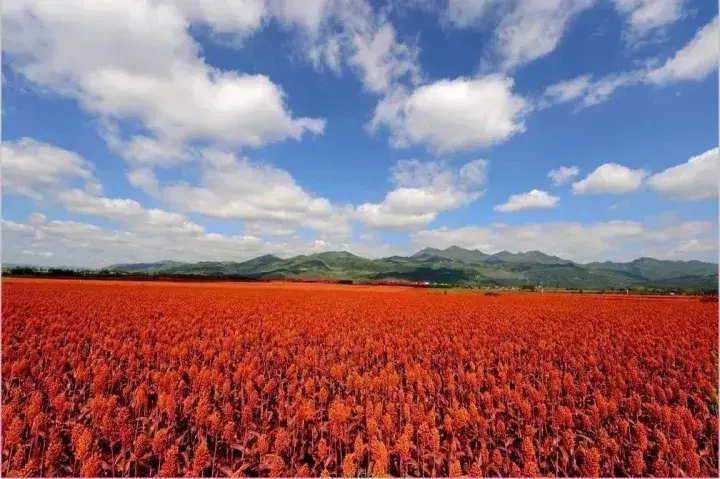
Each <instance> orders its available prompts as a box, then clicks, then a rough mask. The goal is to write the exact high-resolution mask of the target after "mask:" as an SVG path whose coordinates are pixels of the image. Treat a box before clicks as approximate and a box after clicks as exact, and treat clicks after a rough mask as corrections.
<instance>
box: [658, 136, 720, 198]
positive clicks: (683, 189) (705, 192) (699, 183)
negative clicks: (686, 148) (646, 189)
mask: <svg viewBox="0 0 720 479" xmlns="http://www.w3.org/2000/svg"><path fill="white" fill-rule="evenodd" d="M718 178H720V158H719V157H718V149H717V148H713V149H712V150H708V151H706V152H705V153H702V154H699V155H696V156H693V157H692V158H690V159H689V160H688V161H687V162H685V163H682V164H680V165H676V166H673V167H671V168H668V169H667V170H665V171H662V172H660V173H657V174H655V175H653V176H651V177H650V178H648V180H647V184H648V186H650V188H652V189H653V190H655V191H657V192H658V193H660V194H662V195H667V196H669V197H671V198H675V199H681V200H689V201H700V200H707V199H712V198H717V196H718Z"/></svg>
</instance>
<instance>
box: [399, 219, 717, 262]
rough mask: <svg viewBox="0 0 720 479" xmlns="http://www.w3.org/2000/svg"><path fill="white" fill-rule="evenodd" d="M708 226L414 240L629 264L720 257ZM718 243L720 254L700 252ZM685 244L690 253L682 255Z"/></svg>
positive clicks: (419, 236) (615, 224) (542, 230)
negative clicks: (645, 257) (645, 259)
mask: <svg viewBox="0 0 720 479" xmlns="http://www.w3.org/2000/svg"><path fill="white" fill-rule="evenodd" d="M712 226H713V225H712V224H710V223H708V222H699V221H687V222H676V223H672V224H666V225H650V224H644V223H640V222H637V221H617V220H616V221H606V222H597V223H589V224H582V223H569V222H553V223H541V224H519V225H505V224H497V225H490V226H485V227H480V226H477V227H476V226H468V227H464V228H457V229H451V228H445V227H443V228H438V229H432V230H423V231H419V232H417V233H414V234H413V235H412V239H413V244H414V246H415V248H416V249H418V248H421V247H427V246H430V247H434V248H447V247H449V246H452V245H457V246H461V247H464V248H471V249H472V248H477V249H479V250H480V251H483V252H485V253H488V254H492V253H497V252H499V251H502V250H508V251H511V252H524V251H531V250H540V251H542V252H544V253H547V254H552V255H557V256H559V257H561V258H564V259H570V260H573V261H578V262H589V261H605V260H617V261H630V260H633V259H636V258H638V257H640V256H643V255H645V254H647V253H648V252H652V256H653V257H657V258H660V259H665V258H666V259H698V258H700V259H706V260H712V261H715V260H716V258H717V235H716V232H717V227H715V228H714V229H713V227H712ZM693 240H696V241H697V243H700V244H703V245H707V244H710V243H711V242H712V241H713V240H714V241H715V249H714V250H710V249H707V248H704V249H703V248H700V247H699V246H695V248H696V250H695V251H691V250H692V249H693V245H695V243H692V242H693ZM683 245H685V248H686V249H687V251H685V252H682V253H680V252H678V248H682V247H683Z"/></svg>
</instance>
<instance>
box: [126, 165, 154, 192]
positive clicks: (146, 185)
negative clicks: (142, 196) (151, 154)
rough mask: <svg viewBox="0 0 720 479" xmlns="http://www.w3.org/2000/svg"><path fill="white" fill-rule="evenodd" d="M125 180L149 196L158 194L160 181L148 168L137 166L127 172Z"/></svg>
mask: <svg viewBox="0 0 720 479" xmlns="http://www.w3.org/2000/svg"><path fill="white" fill-rule="evenodd" d="M126 176H127V180H128V183H130V184H131V185H132V186H133V187H135V188H137V189H139V190H140V191H144V192H145V193H146V194H148V195H150V196H159V195H160V183H159V182H158V179H157V177H156V176H155V173H153V171H152V170H151V169H150V168H138V169H135V170H130V171H128V172H127V175H126Z"/></svg>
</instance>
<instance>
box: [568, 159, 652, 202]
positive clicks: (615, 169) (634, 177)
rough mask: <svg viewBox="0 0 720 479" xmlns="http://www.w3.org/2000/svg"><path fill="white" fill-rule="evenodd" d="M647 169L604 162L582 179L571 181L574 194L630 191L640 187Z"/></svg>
mask: <svg viewBox="0 0 720 479" xmlns="http://www.w3.org/2000/svg"><path fill="white" fill-rule="evenodd" d="M647 175H648V173H647V171H645V170H642V169H638V170H633V169H631V168H628V167H626V166H623V165H618V164H617V163H605V164H604V165H601V166H599V167H597V168H596V169H595V171H593V172H592V173H590V174H589V175H588V176H587V177H585V178H584V179H583V180H580V181H577V182H575V183H573V185H572V188H573V194H574V195H589V194H598V193H615V194H619V193H631V192H633V191H637V190H638V189H640V186H641V185H642V182H643V180H644V179H645V177H646V176H647Z"/></svg>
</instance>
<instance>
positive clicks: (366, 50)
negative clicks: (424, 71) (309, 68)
mask: <svg viewBox="0 0 720 479" xmlns="http://www.w3.org/2000/svg"><path fill="white" fill-rule="evenodd" d="M286 1H287V2H289V3H290V2H293V0H286ZM294 3H297V4H298V5H300V4H301V3H302V2H294ZM302 5H303V6H302V7H297V6H296V7H295V8H297V9H301V8H305V7H304V4H302ZM323 12H324V15H323V17H322V20H321V23H320V24H319V26H318V28H317V29H316V30H315V31H313V32H311V34H309V35H306V36H305V38H301V39H300V42H299V46H300V49H301V50H302V52H303V53H304V55H305V56H306V57H307V58H308V59H309V60H310V61H312V63H313V65H314V66H315V67H316V68H318V69H321V68H323V67H327V68H329V69H330V70H331V71H332V72H334V73H336V74H340V73H342V71H343V69H344V68H346V67H348V68H351V69H353V70H354V71H356V72H357V74H358V75H359V77H360V80H361V81H362V83H363V87H364V88H365V89H366V90H367V91H369V92H373V93H387V92H388V91H389V90H390V89H391V87H392V86H394V85H396V84H397V83H398V82H400V81H403V80H408V81H410V82H411V83H413V84H414V83H417V82H418V81H419V78H420V64H419V61H418V54H419V50H418V47H417V45H416V42H403V41H401V40H399V39H398V37H397V31H396V30H395V28H394V26H393V25H392V23H391V22H390V20H389V19H388V17H387V14H386V12H385V11H384V10H383V9H380V12H376V11H375V10H374V8H373V5H372V4H371V3H370V2H368V1H366V0H335V1H331V2H329V3H328V5H326V6H325V8H324V10H323Z"/></svg>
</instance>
